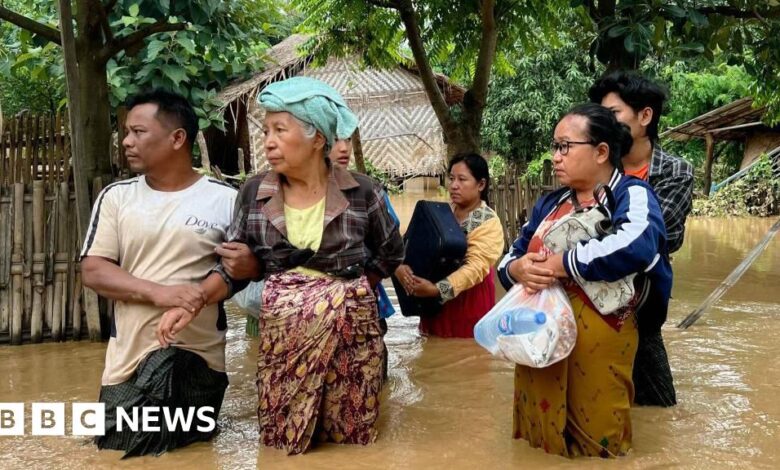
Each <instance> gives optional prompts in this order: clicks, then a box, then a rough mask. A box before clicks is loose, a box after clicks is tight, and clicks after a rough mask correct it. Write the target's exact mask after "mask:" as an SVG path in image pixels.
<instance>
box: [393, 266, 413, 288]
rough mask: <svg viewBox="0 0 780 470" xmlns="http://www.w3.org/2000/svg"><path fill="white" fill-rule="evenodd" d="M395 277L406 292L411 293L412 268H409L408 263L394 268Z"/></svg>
mask: <svg viewBox="0 0 780 470" xmlns="http://www.w3.org/2000/svg"><path fill="white" fill-rule="evenodd" d="M395 277H396V279H398V282H400V283H401V285H402V286H404V290H405V291H406V293H407V294H409V295H411V294H412V291H413V290H414V273H413V272H412V268H410V267H409V265H408V264H402V265H401V266H398V267H397V268H396V270H395Z"/></svg>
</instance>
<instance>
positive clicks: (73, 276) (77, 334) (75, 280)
mask: <svg viewBox="0 0 780 470" xmlns="http://www.w3.org/2000/svg"><path fill="white" fill-rule="evenodd" d="M74 204H75V197H74V198H72V199H71V197H70V193H68V208H69V209H68V214H72V213H73V210H74V207H75V206H74ZM67 242H68V246H67V254H68V285H67V287H68V297H67V298H69V299H70V306H69V310H70V318H71V323H72V324H73V339H74V340H79V339H81V324H82V323H81V320H82V318H81V314H82V311H81V304H80V300H81V278H80V275H79V270H78V263H77V261H76V256H77V255H76V254H75V253H79V252H80V247H79V246H78V244H79V242H78V232H77V228H76V224H70V225H69V227H68V240H67ZM74 249H75V253H74ZM66 322H67V319H65V316H63V323H64V324H66Z"/></svg>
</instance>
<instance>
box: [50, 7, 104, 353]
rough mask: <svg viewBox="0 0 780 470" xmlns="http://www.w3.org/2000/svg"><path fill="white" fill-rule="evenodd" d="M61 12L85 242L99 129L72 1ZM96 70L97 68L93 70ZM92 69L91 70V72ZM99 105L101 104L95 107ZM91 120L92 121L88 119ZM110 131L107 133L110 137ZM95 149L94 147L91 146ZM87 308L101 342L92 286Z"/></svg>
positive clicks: (92, 330) (93, 332) (80, 227)
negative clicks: (89, 115)
mask: <svg viewBox="0 0 780 470" xmlns="http://www.w3.org/2000/svg"><path fill="white" fill-rule="evenodd" d="M59 9H60V11H59V13H60V32H61V35H62V52H63V57H64V61H63V62H64V65H65V84H66V86H67V91H68V98H69V99H68V114H69V115H70V146H71V156H72V168H73V186H74V189H75V192H76V220H77V224H78V225H77V228H78V236H79V240H80V241H83V240H84V237H85V234H86V229H87V225H88V224H89V214H90V207H91V201H90V197H89V187H90V186H91V184H92V180H91V179H89V175H94V174H95V173H94V172H92V173H90V169H89V167H88V166H85V165H84V164H83V162H84V160H86V159H88V158H92V160H91V161H92V162H97V161H98V158H99V157H97V158H96V156H95V155H94V154H90V155H88V154H87V151H86V148H87V145H86V142H87V141H88V140H89V139H90V138H92V137H93V135H92V134H90V133H89V132H90V131H96V130H99V129H91V128H90V127H85V125H84V121H83V120H82V116H83V115H84V110H85V109H89V108H90V107H91V106H90V104H91V103H90V100H88V99H84V98H85V96H86V95H87V94H91V92H92V90H89V89H88V88H86V87H84V86H81V82H80V79H81V78H83V74H85V73H87V70H90V69H89V68H88V67H84V68H82V64H83V63H81V62H79V58H80V57H79V55H78V52H79V51H78V45H77V41H76V38H75V36H74V33H73V17H72V14H73V13H72V11H71V5H70V0H59ZM92 70H94V69H92ZM92 70H90V71H92ZM105 75H106V71H105V68H104V69H103V80H105ZM96 107H98V108H99V106H96ZM86 122H87V123H89V122H90V121H86ZM110 137H111V134H110V133H109V134H108V138H109V139H110ZM92 148H95V147H92ZM108 150H109V147H108V145H106V146H105V147H104V148H103V152H104V153H103V157H102V158H106V159H107V158H109V155H110V153H109V152H108ZM83 294H84V297H83V298H84V308H85V310H86V312H87V325H88V328H89V338H90V340H92V341H100V340H101V338H102V334H101V328H100V311H99V307H98V298H97V294H95V292H94V291H92V290H91V289H84V291H83Z"/></svg>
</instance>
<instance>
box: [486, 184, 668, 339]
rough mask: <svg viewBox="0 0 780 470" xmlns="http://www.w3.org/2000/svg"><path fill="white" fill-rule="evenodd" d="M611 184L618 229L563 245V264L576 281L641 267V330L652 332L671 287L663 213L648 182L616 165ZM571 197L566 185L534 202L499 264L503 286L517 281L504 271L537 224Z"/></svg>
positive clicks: (606, 278) (621, 274)
mask: <svg viewBox="0 0 780 470" xmlns="http://www.w3.org/2000/svg"><path fill="white" fill-rule="evenodd" d="M609 187H610V188H611V189H612V193H613V195H614V197H615V207H610V208H609V210H610V211H611V219H612V224H613V226H614V227H615V230H616V232H615V233H614V234H612V235H607V236H605V237H603V238H601V239H592V240H589V241H587V242H580V244H579V245H578V246H577V247H576V248H574V249H572V250H567V251H565V252H564V253H563V266H564V268H565V269H566V272H567V273H568V275H569V277H571V278H572V279H574V280H578V281H581V280H587V281H616V280H618V279H621V278H623V277H626V276H627V275H629V274H632V273H639V275H638V276H637V277H636V278H635V280H634V284H635V286H636V287H637V291H638V292H640V293H641V296H642V297H641V298H640V304H639V308H638V310H641V313H642V314H641V315H638V316H637V320H638V323H639V330H640V334H651V333H655V332H657V331H659V330H660V328H661V325H663V323H664V322H665V321H666V314H667V310H668V307H669V297H670V295H671V291H672V268H671V265H670V263H669V254H668V248H667V241H666V229H665V228H664V220H663V213H662V212H661V207H660V205H659V203H658V199H657V198H656V195H655V193H654V192H653V190H652V188H651V187H650V186H649V185H648V184H647V183H645V182H644V181H642V180H640V179H637V178H634V177H631V176H625V175H623V174H621V173H620V172H619V171H618V170H615V171H614V173H613V174H612V178H611V179H610V182H609ZM570 197H571V189H569V188H567V187H564V188H561V189H559V190H557V191H554V192H552V193H550V194H548V195H546V196H544V197H542V198H540V199H539V201H537V202H536V205H535V206H534V208H533V211H532V213H531V217H530V219H529V220H528V222H527V223H526V224H525V225H524V226H523V227H522V230H521V233H520V237H519V238H518V239H517V240H515V242H514V243H513V244H512V248H511V249H510V250H509V253H507V254H506V256H504V259H502V260H501V263H500V264H499V266H498V277H499V280H500V281H501V284H503V286H504V288H506V289H509V288H510V287H512V285H514V284H515V282H516V281H515V280H514V279H512V277H511V276H510V275H509V273H508V272H507V266H508V265H509V263H510V262H512V261H513V260H515V259H517V258H520V257H522V256H523V255H525V254H526V252H527V251H528V244H529V243H530V242H531V237H533V235H534V233H535V232H536V229H537V228H538V227H539V224H541V223H542V221H543V220H544V219H545V218H547V216H549V215H550V214H551V213H552V212H553V211H554V210H555V209H556V208H557V207H558V206H559V205H561V204H562V203H563V202H564V201H566V200H567V199H568V198H570Z"/></svg>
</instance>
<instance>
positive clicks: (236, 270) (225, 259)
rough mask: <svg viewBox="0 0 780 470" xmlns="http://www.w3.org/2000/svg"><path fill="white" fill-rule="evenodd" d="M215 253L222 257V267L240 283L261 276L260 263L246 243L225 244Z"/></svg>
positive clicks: (217, 248) (216, 249) (219, 246)
mask: <svg viewBox="0 0 780 470" xmlns="http://www.w3.org/2000/svg"><path fill="white" fill-rule="evenodd" d="M214 251H216V252H217V254H218V255H219V256H221V257H222V266H224V267H225V272H227V274H228V276H230V277H232V278H233V279H237V280H239V281H240V280H245V279H256V278H257V277H259V276H260V262H259V261H258V260H257V257H256V256H255V254H254V253H252V250H251V249H249V246H247V245H246V243H239V242H225V243H222V244H221V245H218V246H217V247H216V248H215V249H214Z"/></svg>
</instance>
